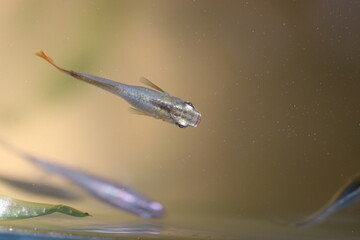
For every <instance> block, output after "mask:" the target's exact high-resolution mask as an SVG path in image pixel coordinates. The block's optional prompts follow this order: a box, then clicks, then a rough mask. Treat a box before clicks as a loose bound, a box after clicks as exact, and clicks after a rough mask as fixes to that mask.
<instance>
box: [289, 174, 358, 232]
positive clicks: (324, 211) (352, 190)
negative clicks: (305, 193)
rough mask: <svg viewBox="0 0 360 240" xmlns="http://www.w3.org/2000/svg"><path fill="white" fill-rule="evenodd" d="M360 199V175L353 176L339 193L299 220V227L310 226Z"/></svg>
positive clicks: (296, 224) (297, 224)
mask: <svg viewBox="0 0 360 240" xmlns="http://www.w3.org/2000/svg"><path fill="white" fill-rule="evenodd" d="M359 201H360V175H357V176H356V177H353V178H351V179H350V180H349V181H348V183H346V184H345V185H344V186H343V187H342V188H340V189H339V190H338V191H337V193H336V194H335V195H334V196H333V197H332V198H331V199H330V201H329V202H328V203H327V204H325V205H324V207H322V208H321V209H319V210H318V211H317V212H315V213H314V214H313V215H311V216H310V217H308V218H307V219H305V220H303V221H300V222H297V223H295V224H294V225H295V226H298V227H302V226H310V225H313V224H316V223H319V222H321V221H323V220H325V219H326V218H327V217H329V216H330V215H332V214H334V213H335V212H337V211H339V210H340V209H343V208H345V207H347V206H349V205H351V204H354V203H356V202H359Z"/></svg>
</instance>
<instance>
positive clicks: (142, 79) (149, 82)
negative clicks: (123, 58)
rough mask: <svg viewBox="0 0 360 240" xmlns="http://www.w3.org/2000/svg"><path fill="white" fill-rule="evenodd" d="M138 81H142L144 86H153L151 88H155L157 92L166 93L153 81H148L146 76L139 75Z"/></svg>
mask: <svg viewBox="0 0 360 240" xmlns="http://www.w3.org/2000/svg"><path fill="white" fill-rule="evenodd" d="M140 82H142V83H143V84H145V85H146V86H148V87H151V88H153V89H155V90H157V91H159V92H163V93H166V92H165V91H164V90H162V89H161V88H160V87H158V86H157V85H156V84H155V83H153V82H152V81H150V80H149V79H147V78H144V77H141V78H140Z"/></svg>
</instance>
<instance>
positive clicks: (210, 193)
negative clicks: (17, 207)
mask: <svg viewBox="0 0 360 240" xmlns="http://www.w3.org/2000/svg"><path fill="white" fill-rule="evenodd" d="M359 9H360V2H359V1H335V0H318V1H295V0H294V1H240V0H239V1H212V0H209V1H165V0H164V1H161V0H159V1H147V0H146V1H145V0H144V1H117V0H116V1H111V0H109V1H103V0H83V1H82V0H80V1H62V0H61V1H60V0H59V1H57V0H54V1H47V0H28V1H20V0H2V1H0V36H1V37H0V48H1V55H0V63H1V65H0V66H1V67H0V74H1V78H0V138H1V139H5V140H7V141H9V142H11V143H13V144H14V145H16V146H18V147H19V148H21V149H24V150H26V151H28V152H30V153H32V154H35V155H39V156H42V157H46V158H49V161H54V162H56V163H58V164H63V165H66V166H69V167H74V168H78V169H81V170H84V171H88V172H89V173H92V174H95V175H99V176H103V177H106V178H109V179H111V180H113V181H117V182H119V183H121V184H125V185H128V186H130V187H132V188H134V189H136V190H137V191H139V192H141V193H143V194H145V195H146V196H148V197H149V198H151V199H154V200H155V201H158V202H160V203H161V204H163V205H164V207H165V209H166V213H167V214H166V216H164V217H163V218H161V219H158V220H142V219H140V218H137V217H135V216H132V215H130V214H127V213H124V212H123V211H118V210H116V209H114V208H111V207H109V206H107V205H105V204H103V203H101V202H99V201H97V200H95V199H94V198H92V197H91V196H89V195H88V194H87V193H85V192H84V191H82V190H81V189H79V188H77V187H76V186H74V185H73V184H71V183H69V182H67V181H65V180H64V179H62V178H60V177H57V176H53V175H50V174H47V173H45V172H44V171H41V170H40V169H38V168H36V167H35V166H33V165H32V164H29V163H28V162H26V161H24V160H23V159H20V158H18V157H16V156H14V155H13V154H11V153H9V152H7V151H5V150H3V149H0V166H1V167H0V178H1V177H2V176H5V177H11V178H12V179H18V180H26V181H28V182H29V183H38V182H41V183H44V184H49V185H56V186H60V187H62V188H64V189H65V190H69V191H72V192H73V193H75V194H76V196H80V198H79V199H70V198H67V199H64V198H59V197H51V196H43V195H40V194H36V193H30V192H29V191H28V192H26V191H24V190H21V189H20V188H16V187H14V186H10V185H7V184H6V183H4V182H3V181H0V194H1V195H6V196H10V197H13V198H17V199H22V200H28V201H34V202H43V203H54V204H59V203H61V204H67V205H70V206H73V207H75V208H78V209H79V210H82V211H86V212H89V213H90V214H91V215H92V217H88V218H82V219H78V218H71V217H69V216H63V215H61V214H53V215H50V216H45V217H39V218H34V219H27V220H19V221H11V222H5V221H4V222H0V229H1V234H0V239H41V238H43V239H61V238H68V239H81V238H84V237H85V238H87V237H100V238H106V237H110V238H118V239H180V240H181V239H234V240H235V239H236V240H237V239H240V240H241V239H244V240H247V239H250V240H251V239H301V240H302V239H327V240H328V239H359V238H360V231H359V229H360V218H359V211H360V208H359V205H356V204H354V205H353V206H352V207H349V208H346V209H344V210H343V211H341V212H338V213H337V214H335V215H333V216H331V217H330V218H329V219H327V220H326V221H324V222H323V223H320V224H318V225H314V226H312V227H309V228H294V227H292V226H290V225H289V223H292V222H296V221H299V220H301V219H303V218H304V217H306V216H308V215H310V214H311V213H313V212H314V211H316V210H317V209H319V208H320V207H321V206H323V204H325V203H326V202H327V201H328V200H329V199H330V198H331V197H332V196H333V194H334V193H335V192H336V191H337V190H338V189H339V188H340V187H341V186H342V185H343V184H344V183H345V182H346V181H347V180H348V179H349V178H350V177H352V176H354V175H355V174H357V173H358V172H359V169H360V161H359V156H360V148H359V144H360V122H359V119H360V110H359V109H360V107H359V106H360V98H359V92H360V81H359V79H360V71H359V66H360V58H359V56H360V54H359V53H360V45H359V39H360V27H359V24H360V19H359V16H360V13H359ZM39 50H43V51H45V52H46V53H47V54H48V55H49V56H51V57H52V58H53V60H54V61H55V62H56V63H58V64H59V65H60V66H62V67H66V68H69V69H73V70H76V71H79V72H84V73H88V74H94V75H98V76H102V77H106V78H109V79H112V80H115V81H121V82H124V83H127V84H134V85H140V83H139V81H138V78H139V77H141V76H145V77H147V78H149V79H150V80H152V81H153V82H154V83H156V84H158V85H159V86H160V87H161V88H162V89H164V90H166V91H168V92H169V93H170V94H172V95H175V96H179V97H181V98H183V99H186V100H189V101H191V102H192V103H193V104H194V105H195V106H196V107H197V108H198V109H199V110H200V111H201V113H202V121H201V123H200V125H199V126H198V127H197V128H192V129H179V128H177V127H176V126H172V125H170V124H167V123H164V122H162V121H159V120H155V119H151V118H147V117H145V116H138V115H133V114H131V113H130V112H129V111H128V107H129V105H128V104H127V103H126V102H125V101H123V100H122V99H119V98H118V97H116V96H114V95H112V94H109V93H107V92H105V91H103V90H101V89H97V88H95V87H94V86H90V85H87V84H84V83H81V82H79V81H76V80H74V79H72V78H70V77H68V76H66V75H64V74H62V73H60V72H59V71H57V70H56V69H54V68H53V67H52V66H50V65H49V64H48V63H46V62H45V61H43V60H42V59H40V58H38V57H36V56H35V55H34V53H35V52H37V51H39Z"/></svg>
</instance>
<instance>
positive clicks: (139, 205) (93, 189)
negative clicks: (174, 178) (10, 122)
mask: <svg viewBox="0 0 360 240" xmlns="http://www.w3.org/2000/svg"><path fill="white" fill-rule="evenodd" d="M0 144H1V145H2V146H4V147H6V148H7V149H9V150H10V151H12V152H14V153H15V154H17V155H19V156H20V157H22V158H24V159H26V160H28V161H30V162H32V163H33V164H35V165H36V166H38V167H40V168H42V169H44V170H46V171H49V172H53V173H56V174H59V175H61V176H63V177H64V178H66V179H68V180H70V181H72V182H73V183H74V184H76V185H78V186H80V187H81V188H82V189H84V190H86V191H87V192H88V193H90V194H91V195H93V196H94V197H96V198H98V199H99V200H101V201H103V202H106V203H108V204H110V205H112V206H114V207H117V208H121V209H123V210H125V211H127V212H130V213H133V214H136V215H138V216H140V217H142V218H158V217H161V216H162V215H163V214H164V212H165V211H164V207H163V206H162V205H161V204H160V203H158V202H155V201H152V200H150V199H148V198H147V197H145V196H143V195H142V194H140V193H138V192H137V191H135V190H133V189H131V188H129V187H126V186H123V185H121V184H119V183H116V182H112V181H110V180H107V179H103V178H101V177H98V176H95V175H92V174H89V173H86V172H83V171H80V170H75V169H72V168H68V167H64V166H60V165H58V164H55V163H50V162H48V161H44V160H42V159H40V158H38V157H35V156H33V155H30V154H28V153H25V152H23V151H20V150H19V149H17V148H15V147H13V146H12V145H10V144H8V143H6V142H4V141H1V140H0Z"/></svg>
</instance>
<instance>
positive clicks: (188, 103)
mask: <svg viewBox="0 0 360 240" xmlns="http://www.w3.org/2000/svg"><path fill="white" fill-rule="evenodd" d="M185 105H189V106H191V107H192V108H195V107H194V105H193V104H192V103H191V102H185Z"/></svg>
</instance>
